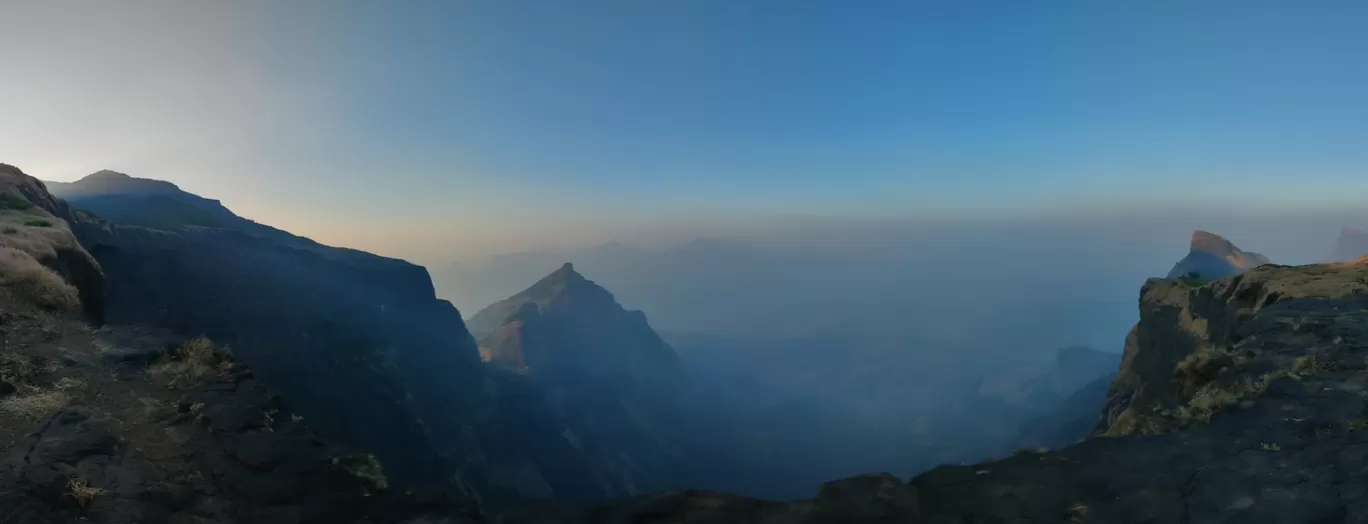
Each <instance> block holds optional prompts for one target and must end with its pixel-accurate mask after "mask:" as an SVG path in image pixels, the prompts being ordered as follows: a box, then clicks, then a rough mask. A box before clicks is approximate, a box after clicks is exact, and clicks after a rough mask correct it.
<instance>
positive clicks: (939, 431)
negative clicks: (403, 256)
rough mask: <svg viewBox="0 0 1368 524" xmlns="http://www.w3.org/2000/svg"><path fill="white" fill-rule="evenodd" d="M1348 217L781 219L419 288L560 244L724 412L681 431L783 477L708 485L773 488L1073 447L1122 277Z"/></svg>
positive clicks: (1302, 256) (1112, 354)
mask: <svg viewBox="0 0 1368 524" xmlns="http://www.w3.org/2000/svg"><path fill="white" fill-rule="evenodd" d="M1365 223H1368V217H1365V216H1364V215H1358V216H1355V215H1354V214H1352V213H1342V214H1330V213H1327V214H1323V215H1319V216H1317V215H1310V214H1303V215H1302V216H1288V215H1287V214H1285V213H1283V214H1259V213H1257V212H1254V211H1247V212H1242V213H1224V214H1217V213H1210V214H1206V215H1202V214H1198V213H1191V212H1188V213H1176V214H1172V215H1167V216H1159V215H1155V216H1112V217H1098V218H1093V219H1083V218H1077V217H1071V218H1054V217H1049V218H1045V217H1040V218H1030V219H1022V220H1012V221H1008V220H990V219H983V220H977V221H970V220H959V221H954V220H942V221H917V220H911V219H908V220H885V221H874V220H856V219H820V218H803V219H797V218H795V219H791V221H790V223H783V222H782V221H779V222H776V223H774V224H772V225H771V226H770V227H769V228H768V229H767V230H765V231H754V230H752V231H747V232H745V233H741V234H737V235H732V236H720V235H719V236H711V237H705V238H697V239H695V240H692V241H687V242H682V243H678V244H674V245H668V246H659V245H649V244H647V243H633V242H630V241H618V240H611V241H608V242H604V243H601V244H598V245H589V246H583V247H578V248H570V249H555V250H551V249H548V250H532V251H527V252H517V253H508V254H501V255H495V256H473V257H470V258H468V259H465V260H460V261H457V262H454V263H452V264H449V265H447V266H445V267H436V268H434V269H433V274H434V279H435V281H436V285H437V288H438V292H439V295H440V296H442V297H444V298H448V299H450V300H452V301H453V303H455V304H456V305H457V307H458V308H459V309H460V310H461V311H462V312H463V314H464V315H465V316H466V317H467V318H469V317H470V316H471V315H473V314H474V313H475V312H477V311H480V309H481V308H483V307H484V306H487V305H489V304H491V303H494V302H496V301H498V300H501V299H503V298H506V297H508V296H510V295H513V294H514V293H517V292H518V291H520V290H522V289H523V288H525V287H527V286H528V285H529V284H530V283H531V282H534V281H536V280H537V279H538V278H541V277H542V276H544V275H546V274H548V273H550V272H552V271H553V270H555V269H556V268H558V267H560V266H561V265H562V264H563V263H565V262H572V263H573V264H574V268H575V269H576V270H577V271H578V272H579V273H581V274H583V275H584V276H585V278H588V279H590V280H592V281H593V282H594V283H596V284H599V285H601V286H603V287H604V288H606V289H608V290H609V291H611V292H612V293H613V294H614V296H615V297H616V298H617V300H618V301H619V302H620V303H621V304H622V305H623V306H624V307H626V308H627V309H637V310H641V311H643V312H645V314H646V316H647V318H648V320H649V322H650V325H651V327H653V328H654V329H655V330H656V331H657V332H658V333H659V334H660V335H661V337H662V338H663V339H664V340H665V341H666V342H668V343H669V344H670V345H671V346H672V347H673V348H674V350H675V351H676V352H678V354H679V357H680V359H681V361H682V363H683V365H684V367H685V369H686V370H687V373H688V376H689V380H690V382H691V386H692V388H693V393H692V395H693V396H694V399H695V400H696V401H699V402H704V403H706V404H707V405H709V406H715V407H711V408H701V409H706V410H710V411H712V412H713V413H714V414H720V413H727V415H726V419H727V420H725V421H724V422H719V423H717V425H715V426H713V427H710V428H708V429H704V428H696V429H698V430H700V431H708V430H709V429H710V430H713V431H717V432H719V433H722V432H733V431H740V432H741V433H746V434H752V435H755V437H754V438H757V439H760V440H761V442H759V443H754V442H751V443H745V445H743V444H742V443H740V442H738V441H737V440H736V439H735V437H734V436H733V437H729V438H728V439H723V440H724V441H726V442H729V443H730V444H729V445H731V446H734V447H735V451H736V452H737V453H753V452H754V450H755V449H766V450H768V453H769V454H771V455H772V456H771V457H770V459H771V460H774V461H791V463H790V464H788V465H787V466H786V468H787V469H775V468H771V469H770V470H768V471H770V472H776V471H783V475H775V476H772V477H768V478H763V479H761V478H752V479H744V480H740V479H738V480H737V481H736V482H737V483H738V484H737V485H726V486H722V487H723V488H726V489H734V490H739V491H743V492H748V493H752V494H756V495H761V496H770V497H781V498H784V497H798V496H810V495H812V494H813V490H815V489H816V486H817V485H818V483H819V482H820V481H821V479H824V478H832V477H841V476H848V475H854V474H858V473H862V472H869V471H890V472H894V473H896V474H898V475H910V474H913V473H916V472H919V471H920V470H923V469H925V468H928V467H932V466H934V465H938V464H941V463H957V462H969V461H978V460H981V459H985V458H991V457H997V456H1003V455H1006V454H1010V453H1011V452H1012V451H1014V450H1016V449H1018V448H1020V447H1036V446H1045V445H1047V444H1048V445H1065V444H1069V443H1072V442H1073V441H1074V440H1077V439H1079V438H1082V437H1083V436H1085V435H1086V434H1087V432H1088V431H1090V430H1091V423H1092V422H1094V421H1095V420H1096V417H1097V409H1098V407H1099V406H1100V405H1101V403H1102V402H1103V400H1104V397H1105V393H1106V386H1105V385H1106V383H1107V379H1109V377H1110V375H1111V373H1114V372H1115V371H1116V368H1117V367H1118V366H1119V363H1120V352H1121V351H1122V348H1123V345H1124V342H1125V337H1126V333H1127V331H1128V330H1129V329H1130V327H1131V326H1132V325H1133V324H1134V323H1135V321H1136V320H1137V318H1138V309H1137V300H1138V297H1139V293H1140V287H1141V285H1142V284H1144V282H1145V280H1146V279H1147V278H1152V277H1164V276H1165V274H1166V273H1167V272H1168V271H1169V269H1170V268H1171V267H1173V265H1174V263H1175V262H1176V261H1178V260H1179V259H1181V258H1183V256H1184V255H1186V254H1187V253H1188V249H1189V245H1188V244H1189V240H1190V238H1191V235H1192V232H1193V231H1194V230H1196V229H1202V230H1208V231H1212V232H1215V233H1218V234H1221V235H1223V236H1225V237H1226V238H1228V239H1230V240H1231V241H1232V242H1233V243H1234V244H1235V245H1237V246H1239V247H1240V248H1242V249H1245V250H1249V251H1255V252H1259V253H1262V254H1264V255H1266V256H1268V257H1269V258H1271V259H1272V261H1273V262H1274V263H1282V264H1305V263H1312V262H1317V261H1322V260H1325V258H1326V257H1327V256H1328V255H1329V254H1330V252H1331V250H1332V248H1333V246H1334V245H1335V240H1336V236H1337V235H1338V234H1339V232H1340V230H1341V228H1343V227H1345V226H1352V225H1359V224H1365ZM477 336H478V334H477ZM1078 347H1082V348H1089V349H1091V350H1095V352H1087V353H1085V354H1084V356H1083V357H1079V358H1082V359H1083V361H1078V360H1074V361H1070V360H1069V357H1067V356H1066V355H1067V354H1068V352H1067V351H1063V352H1062V351H1061V350H1064V349H1065V348H1078ZM1090 383H1095V384H1093V385H1092V388H1091V389H1092V392H1091V393H1088V392H1086V391H1081V390H1084V389H1085V387H1086V386H1089V384H1090ZM1076 393H1077V394H1078V398H1073V399H1072V400H1071V399H1070V396H1071V395H1074V394H1076ZM1088 395H1091V397H1089V396H1088ZM1080 398H1081V399H1082V400H1080ZM1071 402H1072V404H1074V405H1073V406H1072V407H1070V403H1071ZM1080 402H1081V405H1078V404H1079V403H1080ZM1069 409H1072V410H1073V411H1074V413H1072V414H1065V415H1062V416H1064V417H1066V418H1067V417H1069V416H1072V417H1074V418H1075V419H1079V420H1081V422H1080V421H1075V422H1073V426H1074V427H1073V428H1072V429H1069V430H1059V429H1058V428H1055V429H1054V430H1053V431H1056V432H1060V431H1062V434H1053V435H1049V436H1041V435H1038V434H1032V429H1031V428H1032V427H1033V425H1039V424H1040V421H1041V420H1043V419H1048V418H1049V417H1059V416H1061V415H1060V414H1059V412H1060V411H1061V410H1064V411H1067V410H1069ZM719 416H720V415H719ZM728 424H731V425H733V426H731V427H729V426H727V425H728ZM1057 425H1058V424H1056V426H1057ZM1065 425H1067V424H1065ZM743 426H753V428H751V429H746V428H744V427H743ZM761 428H762V429H763V430H761ZM1069 431H1073V432H1075V433H1074V434H1069ZM1079 431H1081V433H1080V432H1079ZM729 434H730V433H729ZM750 444H756V445H755V446H750ZM724 447H725V445H724ZM719 455H725V453H719ZM751 458H752V459H753V458H754V457H751ZM750 471H751V472H752V473H755V474H757V475H759V474H762V473H756V472H760V471H766V470H764V469H763V468H751V470H750ZM772 474H773V473H772ZM710 487H716V486H710Z"/></svg>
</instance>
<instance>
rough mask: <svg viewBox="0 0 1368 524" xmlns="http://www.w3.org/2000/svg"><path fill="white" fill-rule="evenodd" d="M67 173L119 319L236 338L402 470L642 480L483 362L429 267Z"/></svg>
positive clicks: (284, 386)
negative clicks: (611, 466) (611, 467)
mask: <svg viewBox="0 0 1368 524" xmlns="http://www.w3.org/2000/svg"><path fill="white" fill-rule="evenodd" d="M54 187H57V190H58V191H59V192H60V193H61V194H63V195H66V196H67V198H70V199H71V201H72V205H74V206H77V207H81V208H83V209H89V210H91V211H94V212H98V213H100V215H101V217H104V216H105V215H108V217H111V218H109V220H103V219H102V218H95V217H89V218H88V219H86V220H82V221H78V222H77V223H76V224H75V227H74V229H75V231H76V234H77V236H78V237H79V238H80V241H81V243H82V244H84V245H85V246H87V247H88V249H89V250H90V251H91V252H92V253H93V254H94V256H95V257H96V258H97V259H98V261H99V263H100V264H101V265H102V266H103V267H104V271H105V273H107V274H108V275H109V285H108V286H107V290H106V297H107V302H108V311H109V315H110V318H109V320H110V322H112V323H115V324H119V325H124V324H146V325H154V326H158V327H162V328H166V329H170V330H173V331H175V332H178V333H181V334H183V335H186V336H194V335H201V334H203V335H207V336H209V337H211V338H213V339H214V340H217V341H220V342H222V343H225V344H227V345H229V346H230V347H232V348H233V351H234V353H235V355H236V357H237V358H238V359H239V360H240V361H241V362H243V363H244V364H246V365H248V366H250V367H251V368H252V369H253V370H254V372H255V373H256V375H257V376H258V377H260V379H261V380H262V381H263V382H264V383H266V384H269V385H271V386H272V387H273V388H274V389H275V390H277V391H279V393H280V394H281V395H282V397H284V398H286V399H288V400H289V401H290V402H291V405H292V406H293V407H294V409H295V410H296V411H298V412H299V413H301V414H302V415H303V416H305V417H307V418H308V419H309V420H310V421H311V422H312V424H311V426H312V427H313V428H314V429H315V430H317V431H319V432H320V433H321V434H323V435H324V436H326V437H328V438H331V439H335V440H337V441H338V442H340V443H343V444H346V445H348V446H351V447H354V448H357V449H363V450H367V451H370V452H372V453H375V454H376V455H377V456H378V457H379V458H380V460H381V461H382V462H384V463H385V464H386V467H387V469H388V470H389V471H390V472H391V475H392V476H393V477H394V479H395V480H396V481H398V482H409V483H420V484H431V483H449V484H451V485H452V486H453V487H454V488H456V489H459V490H464V491H466V492H468V493H470V494H471V495H473V496H476V497H478V498H480V499H481V500H483V501H485V502H486V503H491V504H497V503H499V502H509V501H520V500H527V499H530V498H541V497H547V498H561V499H573V498H580V499H601V498H604V497H608V496H612V495H618V494H628V493H636V492H637V491H636V490H640V489H642V488H639V487H635V486H636V485H637V484H634V482H637V481H636V480H635V477H634V476H633V475H631V474H627V473H618V472H616V470H615V471H613V472H604V471H603V470H605V468H607V466H605V464H608V463H621V462H623V459H621V458H619V457H620V456H622V453H623V452H624V451H623V449H620V448H619V447H618V446H617V444H616V442H617V441H616V440H614V438H613V436H612V434H611V433H594V432H593V431H592V429H593V428H597V427H598V425H597V424H596V423H594V424H586V426H585V427H587V428H589V429H584V430H578V431H571V430H570V429H569V428H568V427H567V424H568V423H569V421H571V420H574V417H568V416H567V414H566V413H567V412H566V410H564V409H561V408H560V407H557V406H554V405H551V404H549V402H550V401H551V397H548V396H547V395H546V394H545V393H544V392H543V391H542V390H541V389H539V386H538V385H537V384H535V383H532V382H529V381H528V380H527V379H526V377H519V376H517V375H515V374H511V373H507V372H504V371H502V370H498V369H491V368H489V367H487V366H485V365H483V364H481V363H480V360H479V353H478V351H477V348H476V345H475V342H474V339H473V338H472V337H471V336H470V334H469V333H468V332H467V331H466V327H465V324H464V322H463V321H462V320H461V315H460V314H459V312H457V311H456V309H455V308H454V307H452V306H451V304H450V303H448V302H446V301H443V300H439V299H437V298H436V297H435V295H434V292H433V286H432V283H431V280H430V278H429V277H428V273H427V271H426V270H425V269H423V268H422V267H419V266H416V265H413V264H410V263H407V262H404V261H401V260H395V259H389V258H385V257H380V256H376V255H372V254H369V253H363V252H359V251H355V250H350V249H341V248H333V247H329V246H323V245H321V244H318V243H316V242H313V241H312V240H309V239H307V238H303V237H298V236H295V235H291V234H289V233H286V232H283V231H280V230H277V229H274V228H271V227H269V226H264V225H261V224H257V223H255V222H252V221H250V220H247V219H243V218H241V217H238V216H237V215H235V214H233V213H232V212H231V211H229V210H227V209H226V208H224V207H223V206H222V205H221V204H220V203H219V202H218V201H216V200H211V199H206V198H202V197H199V196H197V195H192V194H189V193H186V192H184V191H181V190H180V189H179V188H177V187H176V186H174V185H172V184H169V183H166V182H161V181H155V180H146V179H139V178H134V177H130V176H128V175H124V174H121V173H115V172H111V171H103V172H100V173H96V174H94V175H91V176H90V177H87V178H85V179H83V180H81V181H78V182H75V183H72V184H66V185H60V186H54ZM574 296H582V294H578V293H577V294H574ZM576 416H578V417H581V418H583V417H585V416H586V415H576ZM605 427H606V426H605ZM599 437H602V438H599ZM618 469H619V470H622V469H627V466H621V467H618ZM589 478H594V479H596V480H594V481H592V482H587V481H585V479H589Z"/></svg>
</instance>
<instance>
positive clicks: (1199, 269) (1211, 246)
mask: <svg viewBox="0 0 1368 524" xmlns="http://www.w3.org/2000/svg"><path fill="white" fill-rule="evenodd" d="M1268 263H1269V260H1268V257H1265V256H1263V255H1260V254H1258V253H1251V252H1248V251H1242V250H1240V248H1238V247H1235V244H1232V243H1231V242H1230V241H1229V240H1226V239H1225V238H1222V237H1221V236H1220V235H1217V234H1215V233H1208V232H1206V231H1201V230H1198V231H1193V232H1192V245H1191V247H1190V249H1189V251H1188V254H1187V256H1185V257H1183V259H1182V260H1179V261H1178V263H1177V264H1174V265H1173V269H1171V270H1169V272H1168V277H1167V278H1183V277H1195V278H1198V279H1203V280H1215V279H1218V278H1225V277H1228V276H1231V275H1238V274H1240V273H1243V272H1245V271H1249V270H1250V269H1253V268H1255V267H1258V266H1260V265H1263V264H1268Z"/></svg>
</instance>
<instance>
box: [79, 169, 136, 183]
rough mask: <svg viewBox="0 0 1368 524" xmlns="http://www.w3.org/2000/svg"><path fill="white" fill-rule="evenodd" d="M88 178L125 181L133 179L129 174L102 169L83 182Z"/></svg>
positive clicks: (87, 176) (88, 176)
mask: <svg viewBox="0 0 1368 524" xmlns="http://www.w3.org/2000/svg"><path fill="white" fill-rule="evenodd" d="M87 178H123V179H127V178H133V177H131V176H128V174H126V173H120V172H118V171H115V170H113V169H101V170H99V171H96V172H94V173H91V174H89V175H86V176H85V177H84V178H82V179H81V180H85V179H87Z"/></svg>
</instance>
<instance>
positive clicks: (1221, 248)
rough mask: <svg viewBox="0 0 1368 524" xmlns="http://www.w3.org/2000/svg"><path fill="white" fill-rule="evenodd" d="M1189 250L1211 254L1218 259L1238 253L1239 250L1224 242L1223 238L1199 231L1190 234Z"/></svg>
mask: <svg viewBox="0 0 1368 524" xmlns="http://www.w3.org/2000/svg"><path fill="white" fill-rule="evenodd" d="M1191 249H1192V251H1200V252H1203V253H1211V254H1213V255H1216V256H1220V257H1224V256H1229V255H1232V254H1235V253H1238V252H1239V251H1240V248H1237V247H1235V244H1232V243H1231V242H1230V241H1229V240H1226V239H1225V237H1223V236H1221V235H1217V234H1215V233H1212V232H1209V231H1202V230H1200V229H1198V230H1195V231H1193V232H1192V245H1191Z"/></svg>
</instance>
